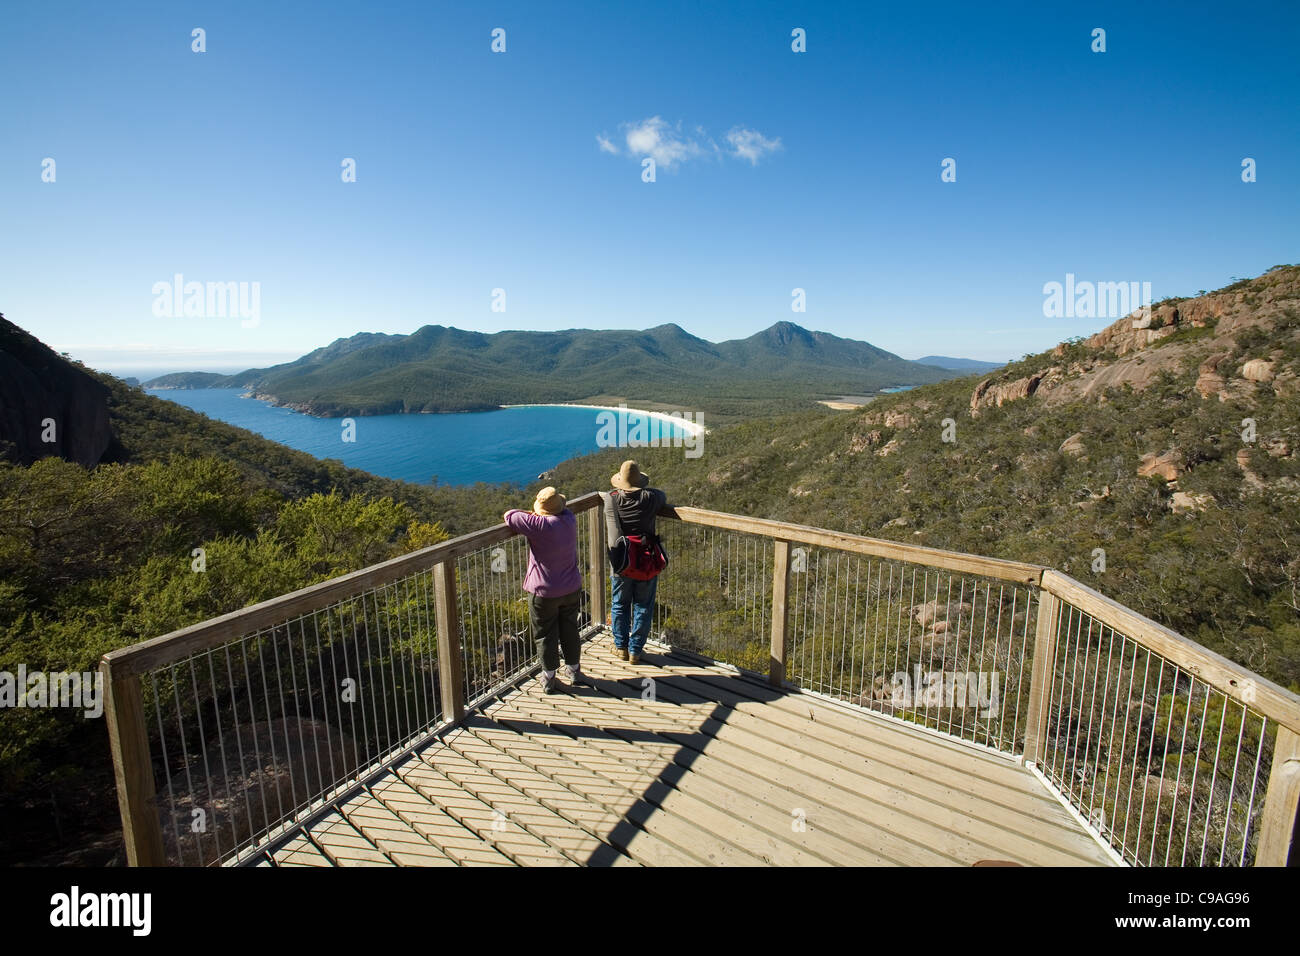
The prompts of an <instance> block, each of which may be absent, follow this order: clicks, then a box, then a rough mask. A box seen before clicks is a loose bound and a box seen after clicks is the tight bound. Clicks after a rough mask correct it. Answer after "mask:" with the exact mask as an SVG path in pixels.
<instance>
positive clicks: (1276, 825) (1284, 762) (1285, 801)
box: [1255, 726, 1300, 866]
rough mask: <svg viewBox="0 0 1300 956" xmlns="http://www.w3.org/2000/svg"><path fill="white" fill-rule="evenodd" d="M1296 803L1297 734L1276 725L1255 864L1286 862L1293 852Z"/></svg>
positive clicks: (1299, 784) (1299, 798) (1299, 794)
mask: <svg viewBox="0 0 1300 956" xmlns="http://www.w3.org/2000/svg"><path fill="white" fill-rule="evenodd" d="M1297 806H1300V734H1297V733H1296V732H1295V731H1294V730H1292V729H1291V728H1290V727H1282V726H1279V727H1278V729H1277V740H1276V741H1275V742H1274V745H1273V766H1272V768H1271V769H1270V770H1269V774H1268V790H1267V791H1266V792H1265V796H1264V813H1263V820H1262V823H1261V825H1260V830H1259V846H1258V848H1257V849H1256V851H1255V865H1256V866H1286V865H1287V863H1288V862H1289V860H1290V857H1291V856H1292V854H1293V853H1294V852H1295V847H1294V841H1295V840H1296V830H1297V829H1300V820H1297V817H1296V808H1297Z"/></svg>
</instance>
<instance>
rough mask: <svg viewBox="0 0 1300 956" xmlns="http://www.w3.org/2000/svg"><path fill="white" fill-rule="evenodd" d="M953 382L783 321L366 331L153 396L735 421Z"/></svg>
mask: <svg viewBox="0 0 1300 956" xmlns="http://www.w3.org/2000/svg"><path fill="white" fill-rule="evenodd" d="M955 374H958V373H955V372H953V371H951V370H945V369H940V368H937V367H934V366H928V365H923V364H920V363H916V362H910V361H908V360H906V359H903V358H900V357H899V356H897V355H895V354H893V353H892V352H887V351H885V350H884V349H880V348H878V347H876V346H874V345H871V344H870V343H868V342H861V341H858V340H855V339H846V338H842V337H840V336H835V335H832V334H830V333H827V332H817V331H812V330H809V329H805V328H803V327H802V326H799V325H797V324H795V323H793V322H788V321H785V322H777V323H774V324H773V325H771V326H769V327H768V328H766V329H762V330H760V331H758V332H756V333H754V334H753V335H751V336H748V337H747V338H743V339H730V340H726V341H723V342H717V343H714V342H709V341H707V340H705V339H702V338H700V337H698V336H695V335H692V334H691V333H689V332H687V331H686V330H685V329H683V328H682V327H681V326H679V325H677V324H675V323H665V324H662V325H658V326H654V327H652V328H649V329H642V330H636V329H604V330H600V329H563V330H556V331H546V332H530V331H526V330H513V329H512V330H504V331H501V332H491V333H489V332H475V331H468V330H464V329H458V328H456V327H454V326H443V325H425V326H421V327H420V328H419V329H416V330H415V331H414V332H412V333H410V334H409V335H388V334H384V333H370V332H362V333H357V335H354V336H349V337H346V338H340V339H336V340H334V341H333V342H331V343H330V344H329V345H326V346H323V347H321V348H318V349H314V350H313V351H311V352H308V353H307V354H305V355H303V356H302V357H300V358H298V359H295V360H294V361H292V362H286V363H282V364H279V365H274V366H270V367H267V368H263V369H248V370H246V371H243V372H239V373H237V374H235V375H229V376H224V377H216V378H214V377H213V375H212V374H211V373H174V374H171V375H165V376H160V377H158V378H155V379H151V380H149V381H148V382H146V383H145V386H146V387H147V388H185V387H203V388H213V387H219V388H220V387H227V388H237V387H242V388H249V389H251V390H252V391H253V392H254V394H256V395H257V396H258V397H259V398H263V399H266V400H268V401H271V402H273V403H275V404H281V405H287V406H290V407H293V408H296V409H298V410H300V411H305V412H307V413H309V414H313V415H319V416H323V417H338V416H341V415H367V414H388V413H393V412H406V413H416V412H455V411H479V410H485V409H489V408H495V407H498V406H500V405H507V404H519V403H529V402H533V403H540V402H575V401H583V400H589V399H592V398H595V397H601V398H605V399H608V398H610V397H617V398H625V399H627V400H629V401H638V400H639V401H646V402H652V403H676V404H692V405H698V406H702V407H704V408H707V409H709V410H711V411H719V412H724V413H726V414H733V413H735V412H738V411H742V410H746V411H752V410H755V409H757V408H760V407H765V406H766V405H767V404H769V403H770V402H772V401H773V400H777V401H781V400H784V401H787V402H788V401H795V402H811V401H813V400H816V399H820V398H827V397H833V396H835V395H839V394H845V393H849V392H856V393H862V392H874V391H878V390H879V389H881V388H884V387H888V386H892V385H917V384H924V383H926V382H935V381H942V380H944V379H946V378H951V377H953V376H954V375H955Z"/></svg>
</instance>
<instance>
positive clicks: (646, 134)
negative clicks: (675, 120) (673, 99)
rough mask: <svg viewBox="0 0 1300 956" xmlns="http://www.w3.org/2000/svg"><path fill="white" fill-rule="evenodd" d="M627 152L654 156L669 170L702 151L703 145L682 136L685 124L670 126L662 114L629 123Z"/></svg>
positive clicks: (656, 163) (656, 161)
mask: <svg viewBox="0 0 1300 956" xmlns="http://www.w3.org/2000/svg"><path fill="white" fill-rule="evenodd" d="M624 129H625V130H626V131H627V135H626V139H627V151H628V152H629V153H631V154H633V155H634V156H650V157H652V158H653V159H654V161H655V165H656V166H663V167H664V168H665V169H666V168H668V167H670V166H673V165H674V164H676V163H680V162H682V161H684V160H687V159H694V158H695V157H696V156H699V155H700V153H701V152H702V150H701V148H700V144H699V143H698V142H696V141H695V140H693V139H690V138H688V137H683V136H682V135H681V124H678V126H677V128H674V127H672V126H669V125H668V123H667V122H665V121H664V119H663V118H662V117H659V116H652V117H650V118H649V119H646V120H642V121H641V122H640V123H635V124H625V125H624Z"/></svg>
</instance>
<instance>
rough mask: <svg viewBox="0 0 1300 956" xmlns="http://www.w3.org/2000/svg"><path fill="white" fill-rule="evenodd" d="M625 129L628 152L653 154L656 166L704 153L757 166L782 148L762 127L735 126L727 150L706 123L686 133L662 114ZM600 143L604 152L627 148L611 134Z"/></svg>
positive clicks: (668, 165) (600, 137)
mask: <svg viewBox="0 0 1300 956" xmlns="http://www.w3.org/2000/svg"><path fill="white" fill-rule="evenodd" d="M620 128H621V129H622V131H623V138H624V143H625V144H626V153H627V155H628V156H631V157H634V158H637V159H640V158H644V157H646V156H650V157H652V158H653V159H654V161H655V165H656V166H662V167H664V168H665V169H670V168H672V167H673V166H676V165H677V164H679V163H683V162H686V161H687V160H691V159H698V158H700V157H702V156H713V157H715V158H718V159H720V158H722V157H723V156H724V155H729V156H733V157H735V158H737V159H747V160H749V162H750V164H751V165H754V166H757V165H758V161H759V159H760V158H761V157H763V156H765V155H766V154H768V153H771V152H773V151H774V150H777V149H780V148H781V140H780V139H768V138H767V137H766V136H764V135H763V134H762V133H760V132H758V130H753V129H745V128H742V127H734V128H733V129H732V130H731V132H729V133H728V134H727V136H726V139H727V143H728V144H729V149H727V150H724V149H723V148H722V147H720V146H719V145H718V144H717V143H716V142H715V141H714V140H713V139H712V137H710V136H709V135H708V133H707V132H706V131H705V129H704V127H703V126H696V127H695V131H694V133H693V134H692V133H683V132H682V124H681V123H677V124H676V125H675V126H674V125H671V124H669V123H668V122H667V121H666V120H665V119H664V118H663V117H662V116H651V117H649V118H648V119H643V120H641V121H640V122H638V123H624V124H623V125H622V126H621V127H620ZM596 145H597V146H599V147H600V151H601V152H602V153H610V154H611V155H614V156H618V155H621V154H622V153H623V152H624V150H622V149H620V148H619V146H618V144H617V143H615V142H613V141H612V140H611V139H610V138H609V137H608V136H605V135H603V134H599V133H598V134H597V135H596Z"/></svg>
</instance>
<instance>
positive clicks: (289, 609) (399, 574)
mask: <svg viewBox="0 0 1300 956" xmlns="http://www.w3.org/2000/svg"><path fill="white" fill-rule="evenodd" d="M599 505H600V495H599V494H597V493H595V492H592V493H590V494H586V495H582V496H581V497H579V498H575V499H573V500H572V501H570V502H569V509H570V510H571V511H574V512H582V511H586V510H588V509H590V508H597V507H599ZM515 533H516V532H514V531H511V530H510V529H509V528H508V527H506V526H505V525H504V524H498V525H493V526H492V527H490V528H484V529H482V530H481V531H472V532H470V533H469V534H463V535H461V536H460V537H458V538H452V539H451V540H450V541H443V542H441V543H439V544H435V545H432V546H430V547H428V548H421V549H420V550H419V551H412V552H411V553H410V554H404V555H401V556H400V557H396V558H393V559H392V560H390V561H385V562H383V563H382V564H376V565H372V566H371V567H368V568H362V569H361V570H360V571H354V572H352V573H351V574H344V575H341V576H340V577H337V578H330V579H329V580H328V581H322V582H321V583H319V584H313V585H310V586H309V587H305V588H300V589H299V590H297V591H293V592H291V593H289V594H282V595H280V596H279V597H274V598H271V599H270V600H268V601H263V602H261V603H260V604H253V605H250V606H248V607H246V608H242V609H241V610H238V611H232V612H231V613H229V614H223V615H221V616H220V617H214V618H212V619H211V620H207V621H202V622H200V623H198V624H192V625H190V626H189V627H183V628H180V629H179V630H176V631H172V632H171V633H170V634H164V635H163V636H162V637H155V638H153V639H152V640H148V641H141V642H140V643H138V644H132V645H131V646H130V647H124V648H121V649H120V650H116V651H109V652H108V653H107V654H105V655H104V657H103V664H104V666H105V667H107V668H108V673H109V674H111V675H112V679H114V680H121V679H123V678H126V677H131V676H136V675H140V674H145V673H148V672H149V671H152V670H156V669H157V668H159V667H165V666H167V665H168V664H174V663H175V662H176V661H179V660H184V659H185V658H187V657H190V656H191V655H193V654H197V653H200V652H201V651H206V650H210V649H211V648H213V647H219V646H220V645H222V644H224V643H226V642H227V641H232V640H235V639H237V638H241V637H243V636H245V635H246V634H249V633H252V632H253V631H256V630H259V629H261V628H264V627H271V626H274V625H276V624H280V623H283V622H284V621H285V620H287V619H289V618H293V617H297V616H298V615H300V614H306V613H308V612H310V611H315V610H319V609H320V608H323V607H328V606H329V605H330V604H333V603H335V602H337V601H341V600H344V599H346V598H349V597H352V596H353V595H355V594H357V593H358V592H361V591H367V590H370V589H371V588H376V587H380V586H381V585H384V584H389V583H391V582H393V581H396V580H399V579H400V578H404V577H406V576H407V575H409V574H414V573H416V572H418V571H427V570H429V569H430V568H433V567H435V566H437V565H439V564H441V563H443V562H444V561H454V560H455V559H456V558H459V557H460V556H462V555H465V554H469V553H470V552H473V551H477V550H479V549H480V548H485V547H487V546H488V545H492V544H497V543H499V542H501V541H506V540H508V539H509V538H512V537H514V536H515Z"/></svg>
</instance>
